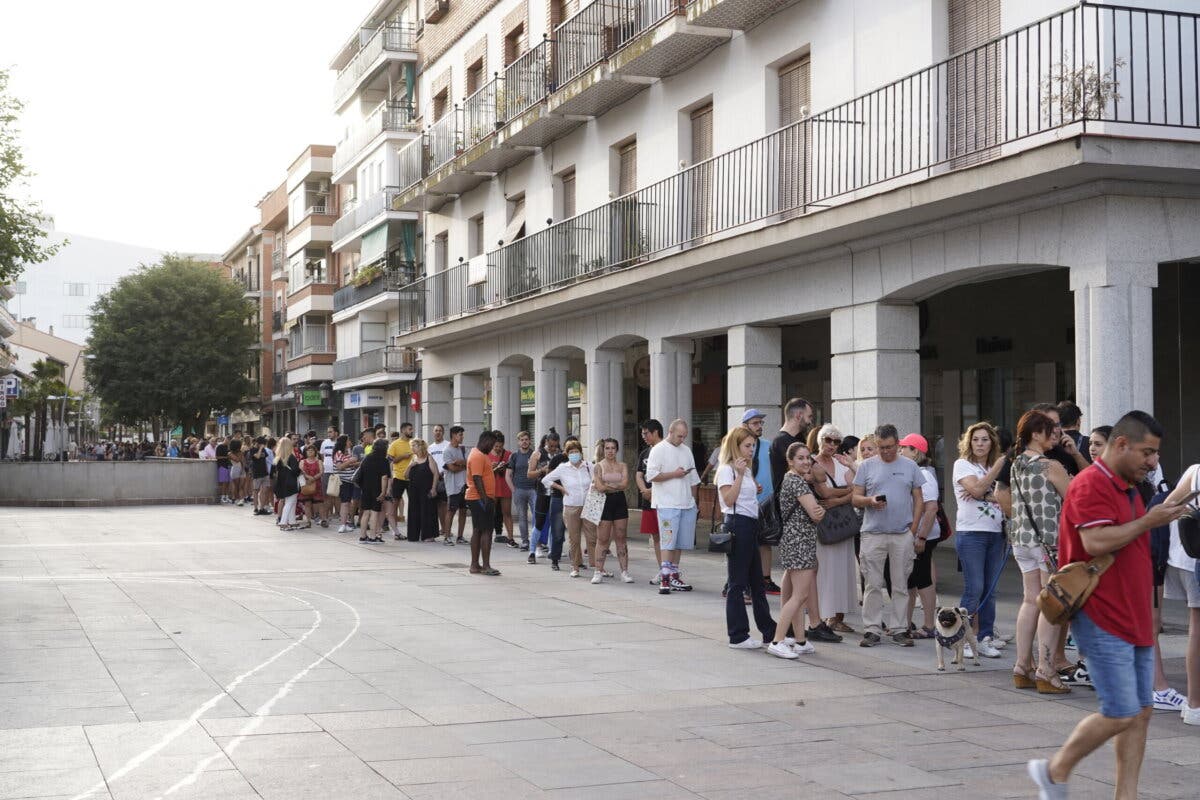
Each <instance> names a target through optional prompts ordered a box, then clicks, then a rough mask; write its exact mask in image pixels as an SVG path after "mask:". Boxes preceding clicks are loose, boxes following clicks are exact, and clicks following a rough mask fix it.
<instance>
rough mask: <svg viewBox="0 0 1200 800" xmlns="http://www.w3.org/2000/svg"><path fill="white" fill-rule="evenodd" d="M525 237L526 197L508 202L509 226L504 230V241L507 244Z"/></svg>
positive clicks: (515, 198) (522, 196)
mask: <svg viewBox="0 0 1200 800" xmlns="http://www.w3.org/2000/svg"><path fill="white" fill-rule="evenodd" d="M524 237H525V195H521V196H520V197H514V198H512V199H511V200H509V201H508V225H507V226H506V227H505V228H504V236H503V238H502V241H503V242H504V243H505V244H510V243H512V242H515V241H516V240H517V239H522V238H524Z"/></svg>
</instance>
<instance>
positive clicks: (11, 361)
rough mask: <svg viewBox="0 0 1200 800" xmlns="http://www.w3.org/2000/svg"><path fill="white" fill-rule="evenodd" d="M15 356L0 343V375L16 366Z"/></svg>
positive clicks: (5, 373)
mask: <svg viewBox="0 0 1200 800" xmlns="http://www.w3.org/2000/svg"><path fill="white" fill-rule="evenodd" d="M16 363H17V357H16V355H15V354H14V353H13V352H12V351H11V350H9V349H8V348H7V347H5V346H3V345H0V375H7V374H8V373H10V372H12V371H13V368H14V367H15V366H16Z"/></svg>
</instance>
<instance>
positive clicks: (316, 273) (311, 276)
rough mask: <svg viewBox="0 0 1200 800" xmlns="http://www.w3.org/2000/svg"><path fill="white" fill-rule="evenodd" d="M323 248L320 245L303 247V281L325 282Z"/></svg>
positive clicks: (325, 271)
mask: <svg viewBox="0 0 1200 800" xmlns="http://www.w3.org/2000/svg"><path fill="white" fill-rule="evenodd" d="M326 273H327V270H326V266H325V250H324V249H322V248H320V247H306V248H304V276H305V282H311V283H326V282H327V280H326V278H327V275H326Z"/></svg>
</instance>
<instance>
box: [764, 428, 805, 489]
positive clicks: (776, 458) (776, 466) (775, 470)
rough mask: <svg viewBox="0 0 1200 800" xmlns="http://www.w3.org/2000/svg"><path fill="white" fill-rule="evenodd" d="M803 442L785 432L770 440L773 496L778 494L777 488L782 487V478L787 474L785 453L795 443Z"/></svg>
mask: <svg viewBox="0 0 1200 800" xmlns="http://www.w3.org/2000/svg"><path fill="white" fill-rule="evenodd" d="M802 441H804V440H803V439H801V438H800V437H799V436H792V435H791V434H790V433H788V432H787V431H780V432H779V435H778V436H776V437H775V438H774V439H772V440H771V451H770V456H771V485H772V486H773V487H774V489H775V494H779V487H780V486H782V485H783V476H784V475H786V474H787V471H788V463H787V451H788V448H789V447H791V446H792V445H793V444H794V443H796V442H802Z"/></svg>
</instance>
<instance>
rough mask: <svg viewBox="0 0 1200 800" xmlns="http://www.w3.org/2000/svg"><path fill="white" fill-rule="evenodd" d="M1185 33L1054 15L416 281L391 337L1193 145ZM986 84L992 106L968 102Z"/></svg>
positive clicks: (1109, 10) (1122, 17)
mask: <svg viewBox="0 0 1200 800" xmlns="http://www.w3.org/2000/svg"><path fill="white" fill-rule="evenodd" d="M589 8H592V7H591V6H589ZM585 11H586V9H585ZM581 13H582V12H581ZM577 16H578V15H577ZM573 19H575V18H573ZM569 22H570V21H568V23H569ZM568 23H564V26H566V25H567V24H568ZM1193 25H1196V26H1200V14H1183V13H1179V12H1161V11H1153V10H1139V9H1131V8H1113V7H1110V6H1103V7H1101V6H1094V5H1088V4H1081V5H1079V6H1076V7H1073V8H1070V9H1067V10H1066V11H1063V12H1061V13H1059V14H1056V15H1053V16H1051V17H1048V18H1046V19H1043V20H1041V21H1039V22H1036V23H1033V24H1031V25H1028V26H1026V27H1023V28H1020V29H1018V30H1016V31H1013V32H1011V33H1008V34H1005V35H1004V36H1001V37H999V38H997V39H995V40H993V41H991V42H988V43H986V44H984V45H981V46H980V47H978V48H975V49H973V50H969V51H966V52H963V53H960V54H957V55H955V56H953V57H951V58H949V59H947V60H945V61H942V62H939V63H937V64H934V65H932V66H930V67H927V68H925V69H923V70H920V71H918V72H916V73H913V74H911V75H909V76H907V77H904V78H901V79H900V80H897V81H895V82H893V83H890V84H888V85H885V86H883V87H880V88H879V89H876V90H874V91H872V92H869V93H866V94H864V95H860V96H858V97H856V98H853V99H851V100H849V101H846V102H844V103H842V104H840V105H837V106H834V107H833V108H830V109H827V110H825V111H822V112H820V113H818V114H814V115H812V116H809V117H806V118H805V119H803V120H801V121H799V122H797V123H794V124H792V125H788V126H786V127H784V128H781V129H780V130H777V131H775V132H773V133H771V134H768V135H767V136H764V137H761V138H759V139H756V140H754V141H751V142H749V143H747V144H745V145H742V146H741V147H738V148H735V149H733V150H730V151H727V152H725V153H723V154H720V155H718V156H715V157H713V158H711V159H708V160H707V161H703V162H700V163H698V164H694V165H692V166H690V167H688V168H687V169H684V170H682V171H680V172H677V173H675V174H674V175H672V176H670V177H668V178H665V179H663V180H661V181H659V182H657V183H654V184H651V185H649V186H646V187H644V188H642V189H639V190H638V191H636V192H632V193H630V194H628V195H625V196H623V197H620V198H617V199H615V200H613V201H611V202H608V203H606V204H604V205H602V206H599V207H598V208H594V209H591V210H590V211H586V212H584V213H582V214H579V215H578V216H576V217H573V218H571V219H568V220H564V221H562V222H559V223H557V224H554V225H551V226H550V227H548V228H545V229H543V230H541V231H538V232H535V233H532V234H531V235H529V236H527V237H525V238H524V239H521V240H518V241H515V242H512V243H511V244H508V245H506V246H504V247H501V248H500V249H498V250H495V251H492V252H490V253H488V254H487V256H486V266H485V267H484V269H479V268H478V266H476V268H475V269H472V265H471V264H469V263H461V264H458V265H455V266H452V267H450V268H449V269H446V270H444V271H442V272H438V273H434V274H430V275H426V276H424V277H422V278H420V279H418V280H417V281H415V282H414V283H413V284H412V285H411V286H409V287H405V289H404V290H403V292H402V294H411V295H412V297H413V298H414V302H413V303H411V304H408V305H406V304H401V309H400V311H401V320H400V324H401V330H409V331H413V330H419V329H421V328H425V327H428V326H431V325H435V324H437V323H440V322H443V321H446V320H450V319H453V318H456V317H461V316H466V315H471V314H474V313H477V312H479V311H482V310H485V309H490V308H496V307H501V306H505V305H509V304H512V303H515V302H518V301H520V300H523V299H525V298H528V297H531V296H534V295H536V294H540V293H543V292H547V291H552V290H555V289H560V288H564V287H567V286H569V285H572V284H574V283H576V282H578V281H581V280H587V279H590V278H594V277H598V276H601V275H605V274H608V273H611V272H614V271H618V270H622V269H627V268H630V267H633V266H636V265H638V264H642V263H645V262H648V261H651V260H656V259H661V258H664V257H666V256H670V255H673V254H677V253H681V252H684V251H687V250H690V249H692V248H696V247H700V246H703V245H706V244H709V243H712V242H715V241H718V240H721V239H725V238H729V237H731V236H734V235H738V234H743V233H748V232H751V231H755V230H758V229H761V228H765V227H768V226H772V225H777V224H781V223H787V222H789V221H792V220H794V219H796V218H799V217H802V216H805V215H809V214H820V213H822V212H823V211H825V210H826V209H829V208H832V207H837V206H843V205H846V204H850V203H853V202H855V201H859V200H863V199H865V198H870V197H873V196H876V195H880V194H883V193H885V192H890V191H893V190H897V189H902V188H904V187H907V186H910V185H913V184H919V183H922V182H926V181H929V180H930V179H933V178H936V177H939V176H942V175H946V174H949V173H953V172H958V171H961V170H966V169H968V168H971V167H974V166H977V165H979V164H981V163H983V162H986V161H991V160H996V159H1001V158H1007V157H1012V156H1017V155H1020V154H1022V153H1025V152H1028V151H1032V150H1036V149H1038V148H1043V147H1045V146H1048V145H1053V144H1054V143H1056V142H1059V141H1062V140H1068V139H1072V138H1075V137H1080V136H1083V135H1084V134H1087V136H1089V137H1106V136H1107V137H1114V138H1142V139H1153V140H1177V141H1190V142H1194V141H1197V140H1198V139H1200V102H1198V101H1197V99H1196V97H1195V96H1194V95H1191V96H1189V94H1188V92H1189V91H1190V90H1189V89H1184V88H1182V87H1181V84H1180V83H1179V81H1178V79H1177V76H1178V75H1195V74H1200V51H1197V50H1196V49H1195V48H1190V49H1189V48H1183V49H1182V50H1180V49H1178V48H1176V49H1173V50H1171V49H1167V50H1164V48H1166V45H1164V44H1163V41H1164V39H1162V38H1156V37H1162V36H1163V34H1162V32H1163V31H1167V32H1168V35H1166V37H1165V41H1166V42H1167V44H1170V43H1171V36H1170V34H1169V32H1170V31H1174V30H1176V29H1183V30H1187V29H1189V28H1190V27H1191V26H1193ZM560 30H561V28H560ZM1118 33H1119V36H1118ZM1112 41H1117V43H1118V46H1116V47H1113V46H1111V42H1112ZM1071 64H1077V65H1085V66H1086V69H1085V70H1082V71H1081V70H1072V69H1071V68H1070V66H1069V65H1071ZM1064 65H1065V66H1064ZM985 69H986V70H988V71H989V72H991V73H992V74H991V75H990V76H988V78H987V83H988V84H989V85H990V86H994V87H999V88H998V89H997V90H996V91H987V92H985V91H983V90H981V89H978V88H977V85H982V84H983V83H984V79H983V76H982V72H983V70H985ZM1089 75H1093V76H1108V77H1104V78H1102V79H1098V78H1095V77H1088V76H1089ZM972 76H974V77H972ZM1097 80H1103V81H1106V82H1109V83H1111V86H1112V88H1111V89H1107V90H1104V89H1101V90H1098V89H1096V88H1095V87H1096V81H1097ZM1147 98H1159V100H1160V101H1161V102H1150V101H1148V100H1147ZM1164 99H1165V100H1164ZM1089 179H1094V176H1093V177H1091V178H1089ZM630 280H632V279H630Z"/></svg>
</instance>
